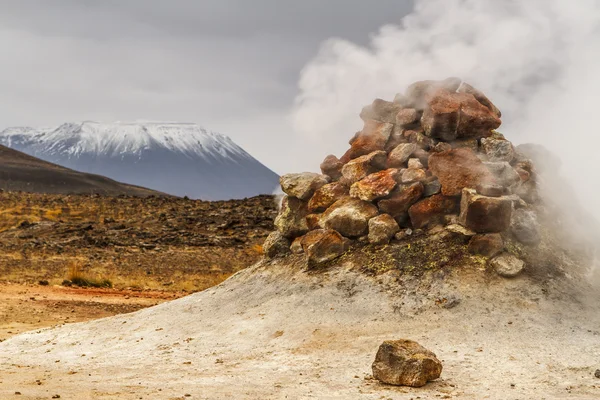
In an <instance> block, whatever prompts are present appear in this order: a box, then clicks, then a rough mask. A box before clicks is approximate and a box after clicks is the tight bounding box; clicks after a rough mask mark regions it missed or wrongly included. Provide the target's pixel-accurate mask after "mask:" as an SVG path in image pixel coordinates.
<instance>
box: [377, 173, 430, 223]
mask: <svg viewBox="0 0 600 400" xmlns="http://www.w3.org/2000/svg"><path fill="white" fill-rule="evenodd" d="M422 195H423V184H422V183H420V182H415V183H411V184H407V185H400V186H399V187H398V188H397V189H395V190H394V191H393V192H392V193H391V194H390V196H389V197H388V198H386V199H383V200H380V201H379V203H377V206H378V207H379V210H381V212H383V213H387V214H390V215H391V216H392V217H397V216H399V215H402V214H404V213H406V212H407V211H408V209H409V208H410V206H412V205H413V204H414V203H416V202H417V200H419V199H420V198H421V196H422Z"/></svg>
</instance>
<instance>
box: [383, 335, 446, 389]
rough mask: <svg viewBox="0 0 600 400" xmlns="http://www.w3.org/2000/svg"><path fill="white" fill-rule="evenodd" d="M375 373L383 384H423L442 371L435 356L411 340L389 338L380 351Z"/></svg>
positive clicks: (414, 385)
mask: <svg viewBox="0 0 600 400" xmlns="http://www.w3.org/2000/svg"><path fill="white" fill-rule="evenodd" d="M372 369H373V376H374V377H375V378H376V379H378V380H379V381H381V382H383V383H387V384H389V385H398V386H411V387H422V386H425V385H426V384H427V382H429V381H432V380H435V379H437V378H439V377H440V375H441V374H442V363H441V362H440V361H439V360H438V359H437V357H436V355H435V354H434V353H432V352H431V351H429V350H427V349H426V348H424V347H423V346H421V345H420V344H418V343H417V342H413V341H412V340H386V341H385V342H383V344H382V345H381V346H379V350H378V351H377V355H376V357H375V362H374V363H373V366H372Z"/></svg>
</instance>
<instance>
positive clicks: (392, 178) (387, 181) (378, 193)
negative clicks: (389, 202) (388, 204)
mask: <svg viewBox="0 0 600 400" xmlns="http://www.w3.org/2000/svg"><path fill="white" fill-rule="evenodd" d="M399 172H400V171H398V170H397V169H395V168H390V169H386V170H383V171H379V172H375V173H374V174H370V175H367V177H365V178H364V179H362V180H360V181H358V182H356V183H354V184H353V185H352V187H351V188H350V196H352V197H354V198H358V199H361V200H364V201H373V200H376V199H379V198H382V197H385V196H387V195H388V194H390V192H391V191H392V190H394V188H395V187H396V186H397V184H398V183H397V180H398V175H399Z"/></svg>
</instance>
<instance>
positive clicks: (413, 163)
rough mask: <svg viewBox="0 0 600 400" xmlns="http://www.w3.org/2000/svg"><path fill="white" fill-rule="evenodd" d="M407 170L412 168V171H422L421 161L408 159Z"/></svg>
mask: <svg viewBox="0 0 600 400" xmlns="http://www.w3.org/2000/svg"><path fill="white" fill-rule="evenodd" d="M408 168H409V169H410V168H413V169H422V168H423V164H421V160H419V159H418V158H409V159H408Z"/></svg>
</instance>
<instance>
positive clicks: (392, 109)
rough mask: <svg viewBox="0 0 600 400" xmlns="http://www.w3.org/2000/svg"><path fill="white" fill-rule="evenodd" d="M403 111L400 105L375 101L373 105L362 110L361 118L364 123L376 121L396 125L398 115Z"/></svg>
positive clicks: (379, 100)
mask: <svg viewBox="0 0 600 400" xmlns="http://www.w3.org/2000/svg"><path fill="white" fill-rule="evenodd" d="M401 110H402V106H401V105H400V104H398V103H393V102H390V101H385V100H382V99H375V100H374V101H373V103H372V104H371V105H368V106H366V107H364V108H363V109H362V112H361V113H360V117H361V118H362V120H363V121H367V120H375V121H380V122H386V123H390V124H395V123H396V115H398V113H399V112H400V111H401Z"/></svg>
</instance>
